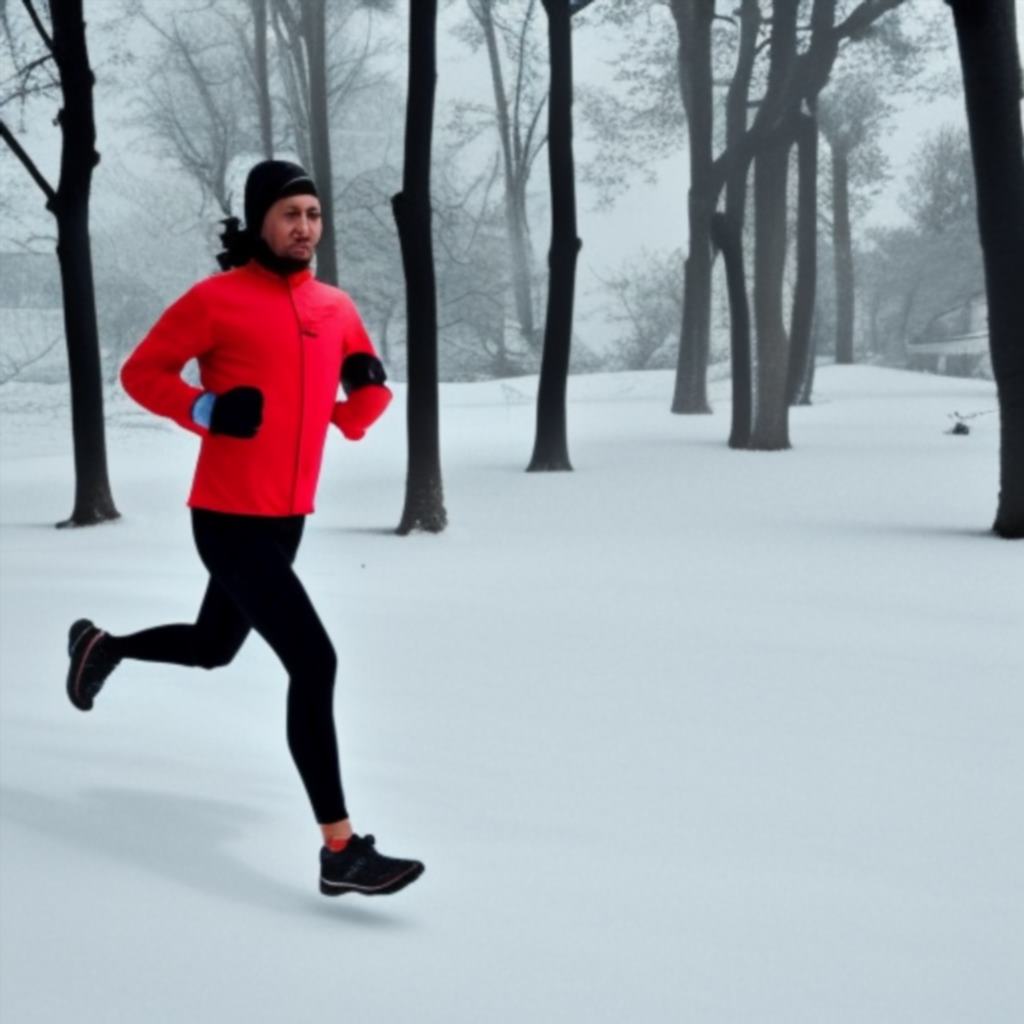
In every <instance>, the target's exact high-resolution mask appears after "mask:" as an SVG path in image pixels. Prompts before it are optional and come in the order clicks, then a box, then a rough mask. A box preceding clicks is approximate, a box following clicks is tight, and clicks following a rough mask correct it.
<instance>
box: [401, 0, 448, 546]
mask: <svg viewBox="0 0 1024 1024" xmlns="http://www.w3.org/2000/svg"><path fill="white" fill-rule="evenodd" d="M436 78H437V0H416V2H415V3H411V4H410V5H409V90H408V103H407V106H406V121H405V165H404V171H403V176H402V190H401V192H398V193H396V194H395V195H394V197H393V198H392V206H393V209H394V214H395V223H396V224H397V226H398V237H399V240H400V241H401V245H402V263H403V266H404V267H405V287H406V308H407V314H406V322H407V324H408V327H409V339H408V364H409V372H408V378H409V397H408V436H409V469H408V473H407V476H406V483H405V508H404V509H403V511H402V518H401V521H400V522H399V524H398V533H399V534H402V535H405V534H408V533H411V532H412V531H413V530H426V531H428V532H430V533H440V532H441V531H442V530H443V529H444V528H445V526H446V525H447V523H448V515H447V513H446V511H445V507H444V489H443V486H442V483H441V446H440V435H439V426H438V404H439V403H438V385H437V286H436V282H435V278H434V251H433V240H432V236H431V223H430V221H431V205H430V151H431V141H432V138H433V130H434V89H435V82H436Z"/></svg>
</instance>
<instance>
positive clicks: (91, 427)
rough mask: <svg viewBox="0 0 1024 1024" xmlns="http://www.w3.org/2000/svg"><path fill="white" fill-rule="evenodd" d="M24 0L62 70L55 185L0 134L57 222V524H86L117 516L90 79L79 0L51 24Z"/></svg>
mask: <svg viewBox="0 0 1024 1024" xmlns="http://www.w3.org/2000/svg"><path fill="white" fill-rule="evenodd" d="M22 2H23V4H24V6H25V10H26V11H27V12H28V14H29V17H30V18H31V20H32V24H33V26H34V27H35V30H36V32H37V34H38V35H39V38H40V39H41V40H42V43H43V46H44V47H45V50H46V53H44V54H43V56H42V57H41V58H39V60H40V61H41V63H44V64H45V63H48V62H49V60H51V59H52V60H53V62H54V63H55V64H56V67H57V73H58V76H59V83H60V92H61V100H62V103H63V106H62V107H61V109H60V110H59V111H58V113H57V118H56V120H57V123H58V124H59V125H60V129H61V134H62V136H63V145H62V147H61V161H60V179H59V181H58V184H57V188H56V189H54V188H53V186H52V185H51V184H50V183H49V182H48V181H47V180H46V178H45V176H44V175H43V174H42V172H41V171H40V170H39V168H38V167H37V165H36V164H35V162H34V161H33V160H32V158H31V157H30V156H29V155H28V153H27V152H26V151H25V150H24V149H23V148H22V146H21V144H20V143H19V142H18V140H17V139H16V138H15V136H14V134H13V133H12V132H11V130H10V129H9V128H8V127H7V124H6V123H5V122H4V121H0V136H2V137H3V139H4V141H5V142H6V143H7V145H8V146H10V148H11V150H12V151H13V152H14V154H15V156H17V158H18V159H19V160H20V161H21V163H22V165H23V167H24V168H25V170H26V171H27V172H28V174H29V175H30V176H31V178H32V180H33V181H34V182H35V183H36V185H38V186H39V189H40V190H41V191H42V193H43V195H44V196H45V197H46V207H47V209H48V210H50V212H51V213H52V214H53V215H54V217H55V219H56V221H57V260H58V262H59V264H60V274H61V287H62V290H63V295H64V332H65V338H66V340H67V347H68V371H69V376H70V381H71V428H72V436H73V441H74V460H75V501H74V508H73V509H72V512H71V516H70V517H69V518H68V519H67V520H64V521H63V522H61V523H58V524H57V525H58V526H88V525H92V524H94V523H101V522H105V521H107V520H110V519H117V518H119V515H120V513H119V512H118V511H117V509H116V508H115V506H114V500H113V497H112V496H111V492H110V482H109V478H108V473H107V453H106V435H105V431H104V423H103V386H102V374H101V372H100V352H99V331H98V328H97V323H96V295H95V289H94V285H93V270H92V252H91V247H90V242H89V195H90V190H91V185H92V171H93V168H94V167H95V166H96V164H97V163H99V153H97V152H96V127H95V122H94V119H93V104H92V87H93V80H94V79H93V73H92V69H91V67H90V64H89V53H88V48H87V46H86V38H85V21H84V18H83V14H82V3H81V0H67V2H64V3H60V4H55V5H53V8H52V27H51V28H50V29H49V30H48V29H47V27H46V25H45V24H44V23H43V20H42V18H41V17H40V16H39V13H38V12H37V11H36V9H35V6H34V5H33V3H32V0H22ZM5 16H6V12H5ZM47 54H49V56H47ZM40 66H41V65H40Z"/></svg>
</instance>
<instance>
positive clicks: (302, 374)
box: [284, 281, 306, 515]
mask: <svg viewBox="0 0 1024 1024" xmlns="http://www.w3.org/2000/svg"><path fill="white" fill-rule="evenodd" d="M284 286H285V288H287V289H288V300H289V301H290V302H291V304H292V312H293V313H294V314H295V326H296V328H297V330H298V335H297V337H298V341H299V432H298V436H297V437H296V439H295V467H294V470H293V472H292V497H291V503H290V505H289V509H290V511H291V514H292V515H295V514H296V513H295V492H296V491H297V490H298V486H299V462H300V457H301V454H302V433H303V428H304V426H305V418H306V415H305V414H306V346H305V345H304V344H303V343H302V320H301V318H300V317H299V309H298V306H296V305H295V295H294V294H293V292H292V286H291V282H289V281H285V283H284Z"/></svg>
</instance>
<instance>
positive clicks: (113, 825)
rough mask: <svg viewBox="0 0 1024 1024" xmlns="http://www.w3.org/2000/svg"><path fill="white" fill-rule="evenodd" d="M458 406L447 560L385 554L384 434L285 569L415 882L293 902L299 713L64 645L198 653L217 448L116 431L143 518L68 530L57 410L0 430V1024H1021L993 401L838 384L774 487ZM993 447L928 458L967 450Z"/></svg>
mask: <svg viewBox="0 0 1024 1024" xmlns="http://www.w3.org/2000/svg"><path fill="white" fill-rule="evenodd" d="M535 388H536V381H535V380H513V381H504V382H494V383H488V384H475V385H447V386H445V387H443V389H442V402H443V413H442V415H443V423H442V443H443V463H444V473H445V488H446V503H447V507H448V511H449V517H450V521H451V526H450V528H449V530H448V531H447V532H446V533H444V534H443V535H441V536H438V537H433V536H413V537H409V538H397V537H396V536H394V535H393V533H392V530H393V527H394V526H395V524H396V523H397V521H398V518H399V514H400V511H401V503H402V494H403V481H404V473H405V455H404V431H405V427H404V422H403V415H402V402H401V398H402V395H401V394H400V395H399V400H398V401H397V402H396V404H395V407H394V409H393V411H392V412H391V413H390V414H389V415H388V416H387V417H386V418H385V420H384V421H383V422H382V423H381V424H380V425H379V426H378V428H376V429H375V430H374V431H373V432H372V434H371V436H370V437H368V438H367V439H366V440H365V441H364V442H361V443H360V444H355V445H353V444H348V443H346V442H345V441H344V440H343V439H342V437H341V435H340V434H334V435H333V436H332V437H331V438H330V440H329V442H328V451H327V457H326V460H325V466H324V472H323V477H322V480H321V487H320V494H319V500H318V511H317V514H316V515H315V516H314V517H313V519H312V520H311V521H310V523H309V527H308V529H307V533H306V536H305V539H304V541H303V546H302V549H301V551H300V554H299V558H298V562H297V567H298V570H299V573H300V575H301V576H302V577H303V579H304V580H305V581H306V583H307V587H308V589H309V590H310V592H311V594H312V596H313V599H314V601H315V602H316V604H317V606H318V608H319V609H320V611H321V614H322V616H323V618H324V620H325V622H326V623H327V625H328V628H329V630H330V632H331V635H332V637H333V639H334V641H335V645H336V647H337V649H338V652H339V660H340V675H339V685H338V690H337V698H336V708H337V718H338V724H339V738H340V743H341V748H342V766H343V774H344V779H345V785H346V790H347V792H348V794H349V796H350V806H351V809H352V812H353V816H354V821H355V825H356V827H357V829H359V830H361V831H370V832H373V833H375V834H376V835H377V837H378V841H379V843H380V845H381V847H382V848H383V849H384V850H385V851H393V852H395V853H397V854H408V855H412V856H417V857H420V858H422V859H423V860H424V861H425V862H426V864H427V872H426V874H425V875H424V877H423V878H422V880H420V881H419V882H417V883H416V885H414V886H413V887H411V888H410V889H409V890H407V891H406V892H404V893H402V894H400V895H398V896H395V897H393V898H384V899H378V900H374V901H371V900H362V901H359V900H358V899H357V898H355V897H346V898H344V899H341V900H336V901H330V900H326V899H324V898H323V897H321V896H320V895H319V894H318V892H317V890H316V853H317V848H318V833H317V830H316V828H315V825H314V823H313V822H312V820H311V818H310V816H309V812H308V809H307V806H306V803H305V795H304V793H303V791H302V789H301V786H300V784H299V781H298V778H297V775H296V773H295V771H294V768H293V767H292V764H291V761H290V758H289V756H288V751H287V747H286V745H285V737H284V693H285V685H286V684H285V679H284V678H283V673H282V670H281V668H280V666H279V664H278V663H277V662H276V660H275V658H274V656H273V655H272V653H271V652H270V651H269V649H268V648H267V647H266V646H265V644H263V642H262V641H261V640H259V639H258V638H252V639H251V640H250V641H249V642H248V643H247V644H246V646H245V648H244V649H243V651H242V653H241V654H240V655H239V657H238V658H237V659H236V661H235V662H234V663H233V664H232V665H230V666H229V667H227V668H224V669H220V670H217V671H216V672H211V673H206V672H203V671H201V670H187V669H183V668H177V667H173V666H159V665H151V664H145V663H142V662H126V663H124V664H122V665H121V667H120V668H119V669H118V670H117V672H116V673H115V674H114V676H112V677H111V680H110V682H109V683H108V686H107V688H106V689H105V690H104V692H103V694H102V695H101V696H100V699H99V701H98V703H97V707H96V709H95V710H94V711H93V712H92V713H91V714H89V715H82V714H80V713H78V712H76V711H74V710H73V709H72V708H71V706H70V705H69V704H68V702H67V700H66V698H65V695H64V690H63V677H64V673H65V670H66V664H67V659H66V656H65V653H64V649H63V645H64V639H65V635H66V631H67V627H68V625H69V624H70V622H71V621H72V619H74V618H76V617H78V616H81V615H88V616H90V617H92V618H94V619H95V620H96V621H97V622H98V623H99V624H100V625H102V626H104V627H105V628H107V629H109V630H111V631H112V632H115V633H126V632H130V631H133V630H136V629H140V628H144V627H146V626H149V625H155V624H158V623H163V622H175V621H189V620H190V619H191V618H192V616H193V615H194V614H195V611H196V608H197V604H198V601H199V598H200V596H201V594H202V591H203V588H204V585H205V575H204V573H203V570H202V566H201V565H200V562H199V559H198V557H197V556H196V554H195V552H194V549H193V547H192V542H191V536H190V531H189V523H188V516H187V512H186V510H185V508H184V500H185V496H186V493H187V490H188V484H189V480H190V477H191V469H192V464H193V460H194V457H195V450H196V444H197V442H196V439H195V438H194V437H192V436H191V435H189V434H187V433H185V432H183V431H181V430H179V429H178V428H176V427H174V426H173V425H171V424H169V423H162V422H158V421H156V420H154V419H153V418H151V417H149V416H148V415H147V414H145V413H144V412H142V411H141V410H138V409H137V408H135V407H133V406H132V405H131V403H130V402H129V401H128V400H127V399H126V398H124V396H122V395H117V394H115V395H114V396H113V397H112V399H111V401H110V403H109V415H110V431H109V435H108V445H109V457H110V465H111V478H112V483H113V488H114V495H115V500H116V502H117V504H118V507H119V508H120V511H121V512H122V515H123V518H122V520H121V521H119V522H117V523H115V524H111V525H107V526H103V527H99V528H95V529H88V530H77V531H56V530H53V529H52V524H53V523H54V522H56V521H57V520H59V519H62V518H64V517H65V516H66V515H67V514H68V512H69V511H70V508H71V498H72V481H71V456H70V447H69V434H68V431H69V428H68V424H67V411H66V408H65V403H66V393H65V392H64V391H63V389H59V388H56V387H54V386H45V385H17V384H9V385H6V386H4V387H3V388H0V908H2V909H0V1020H2V1021H4V1022H5V1024H7V1022H10V1024H22V1022H30V1024H36V1022H41V1024H51V1022H52V1024H57V1022H62V1021H67V1020H74V1021H77V1022H81V1024H114V1022H125V1024H137V1022H139V1021H145V1022H147V1024H182V1022H186V1021H189V1022H197V1024H207V1022H209V1024H214V1022H216V1024H232V1022H235V1021H238V1022H242V1021H244V1022H246V1024H264V1022H266V1024H283V1022H302V1024H304V1022H307V1021H308V1022H314V1021H315V1022H321V1021H325V1020H345V1021H351V1022H354V1024H364V1022H365V1024H396V1022H402V1024H404V1022H413V1024H415V1022H439V1024H440V1022H444V1024H463V1022H466V1024H503V1022H513V1021H514V1022H517V1024H519V1022H523V1021H537V1022H557V1024H564V1022H581V1024H598V1022H612V1021H614V1022H617V1024H621V1022H634V1021H635V1022H640V1024H663V1022H664V1024H676V1022H690V1021H693V1022H700V1024H703V1022H713V1024H718V1022H722V1024H726V1022H728V1024H734V1022H758V1024H760V1022H779V1024H796V1022H807V1024H837V1022H846V1021H849V1022H863V1024H880V1022H897V1021H898V1022H900V1024H906V1022H918V1021H919V1022H922V1024H937V1022H945V1021H949V1022H953V1021H957V1022H961V1021H963V1022H966V1021H970V1022H984V1024H1011V1022H1013V1024H1016V1022H1018V1021H1020V1020H1022V1019H1024V973H1022V972H1021V970H1020V966H1021V964H1022V963H1024V868H1022V867H1021V864H1022V863H1024V858H1022V857H1021V849H1022V846H1024V810H1022V808H1024V800H1022V793H1021V780H1022V778H1024V755H1022V744H1021V735H1022V733H1024V689H1022V685H1021V683H1022V680H1024V653H1022V649H1021V641H1020V637H1021V625H1022V618H1024V548H1021V547H1020V546H1019V545H1014V544H1012V543H1008V542H1003V541H999V540H996V539H994V538H993V537H992V536H991V535H990V534H989V533H988V527H989V525H990V523H991V519H992V516H993V514H994V511H995V499H996V490H997V486H998V481H997V443H998V437H997V433H998V432H997V417H996V415H995V414H994V410H995V395H994V390H993V386H992V385H991V384H989V383H985V382H978V381H968V380H954V379H949V378H939V377H931V376H923V375H914V374H909V373H902V372H898V371H892V370H882V369H877V368H868V367H823V368H822V369H821V370H820V372H819V375H818V382H817V394H816V397H815V405H814V406H813V407H811V408H800V409H796V410H794V411H793V414H792V438H793V441H794V448H793V450H792V451H789V452H783V453H775V454H763V453H747V452H732V451H729V450H728V449H727V448H726V446H725V438H726V436H727V434H728V423H729V419H728V416H729V410H728V401H727V398H728V383H727V382H719V383H717V384H716V385H715V386H714V389H713V401H714V403H715V407H716V413H715V414H714V415H712V416H705V417H678V416H672V415H670V414H669V413H668V411H667V409H668V405H669V399H670V395H671V388H672V377H671V374H669V373H646V374H611V375H599V376H594V377H580V378H574V379H573V380H572V381H571V385H570V398H571V405H570V451H571V454H572V457H573V462H574V466H575V470H576V471H575V472H574V473H571V474H526V473H524V472H523V468H524V467H525V465H526V462H527V460H528V457H529V453H530V449H531V446H532V429H533V415H534V413H533V404H532V401H533V395H534V393H535ZM954 412H958V413H960V414H962V415H972V414H975V413H977V414H979V415H977V416H976V417H975V418H973V419H971V420H969V423H970V426H971V432H970V434H969V435H967V436H952V435H950V434H948V433H947V432H946V431H947V430H948V429H949V427H950V426H951V423H952V420H951V419H950V416H951V414H952V413H954Z"/></svg>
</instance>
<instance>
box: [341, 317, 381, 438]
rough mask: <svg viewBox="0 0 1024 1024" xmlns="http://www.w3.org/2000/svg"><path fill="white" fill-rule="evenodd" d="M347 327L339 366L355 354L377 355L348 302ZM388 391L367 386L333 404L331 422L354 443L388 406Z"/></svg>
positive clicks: (361, 321) (372, 385) (371, 385)
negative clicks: (344, 399)
mask: <svg viewBox="0 0 1024 1024" xmlns="http://www.w3.org/2000/svg"><path fill="white" fill-rule="evenodd" d="M348 317H349V319H348V323H347V325H346V329H345V342H344V350H343V353H342V362H344V361H345V359H347V358H348V357H349V356H350V355H353V354H354V353H356V352H366V353H368V354H370V355H372V356H376V355H377V351H376V349H374V347H373V342H372V341H370V335H369V334H368V333H367V331H366V327H365V325H364V324H363V319H362V317H361V316H360V315H359V311H358V310H357V309H356V307H355V303H354V302H352V300H351V299H348ZM391 398H392V394H391V389H390V388H389V387H387V386H385V385H384V384H367V385H366V387H362V388H360V389H359V390H358V391H356V392H354V393H353V394H352V395H351V396H349V398H348V400H347V401H345V402H335V403H334V412H333V414H332V415H331V422H332V423H333V424H334V425H335V426H336V427H337V428H338V429H339V430H340V431H341V432H342V433H343V434H344V435H345V436H346V437H347V438H348V439H349V440H350V441H358V440H359V439H360V438H361V437H362V436H363V435H364V434H365V433H366V431H367V430H368V429H369V428H370V427H371V426H373V424H374V423H375V422H376V421H377V420H378V419H380V417H381V416H382V415H383V414H384V410H385V409H386V408H387V407H388V405H389V404H390V403H391Z"/></svg>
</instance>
